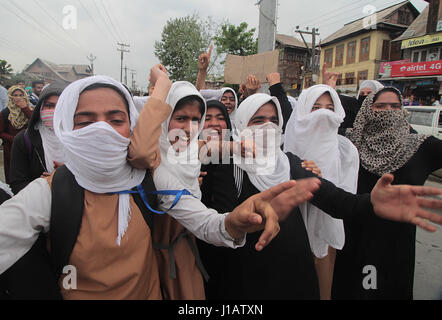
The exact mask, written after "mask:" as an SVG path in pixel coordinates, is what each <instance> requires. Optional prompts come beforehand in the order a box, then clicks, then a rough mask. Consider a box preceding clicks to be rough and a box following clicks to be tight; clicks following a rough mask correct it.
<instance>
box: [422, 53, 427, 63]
mask: <svg viewBox="0 0 442 320" xmlns="http://www.w3.org/2000/svg"><path fill="white" fill-rule="evenodd" d="M420 61H421V62H424V61H427V50H423V51H421V59H420Z"/></svg>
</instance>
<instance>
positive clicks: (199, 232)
mask: <svg viewBox="0 0 442 320" xmlns="http://www.w3.org/2000/svg"><path fill="white" fill-rule="evenodd" d="M167 102H168V103H169V104H170V106H171V107H172V110H173V112H172V114H171V115H170V116H169V118H168V120H166V121H165V122H164V123H163V124H162V132H161V136H160V139H159V150H160V154H161V163H160V165H159V166H158V167H157V168H155V169H154V172H153V177H154V182H155V186H156V188H157V189H158V190H183V189H185V190H187V191H189V194H187V195H183V196H182V197H181V198H180V200H179V201H178V203H176V204H175V205H174V206H173V204H174V202H175V197H174V196H170V195H159V200H160V204H159V208H160V210H164V211H166V210H168V209H169V208H170V210H169V211H168V215H167V216H155V227H156V228H159V229H160V230H162V232H161V234H160V235H159V236H158V237H157V238H155V241H156V242H158V243H160V244H161V245H160V249H161V250H160V251H159V254H158V261H159V263H160V268H163V267H164V268H165V269H166V270H168V271H169V272H167V273H165V274H164V276H161V279H160V280H161V282H162V284H163V293H164V294H165V296H166V297H167V298H168V299H204V297H205V294H204V287H203V282H202V275H204V276H206V275H205V273H204V269H203V268H202V266H201V264H200V262H199V257H198V255H197V254H195V252H193V253H192V251H194V250H196V247H195V245H194V239H193V237H190V235H189V232H188V231H187V230H189V231H191V232H192V233H194V234H195V235H196V236H197V237H198V238H199V239H202V240H204V241H206V242H210V243H212V244H215V245H217V246H229V247H233V248H236V247H238V246H239V245H243V240H244V238H243V236H244V233H243V232H242V233H240V235H241V237H240V239H237V240H235V241H234V239H233V238H232V235H230V233H231V231H229V232H227V229H226V228H227V227H228V221H233V220H232V219H231V218H232V217H233V215H232V214H231V213H227V214H218V212H217V211H215V210H213V209H208V208H207V207H206V206H205V205H204V204H203V203H202V202H201V201H200V199H201V191H200V188H199V183H198V176H199V173H200V169H201V162H200V161H199V159H198V155H199V148H198V136H199V134H200V133H201V131H202V129H203V127H204V119H205V113H206V105H205V102H204V99H203V97H202V96H201V94H200V93H199V92H198V91H197V90H196V88H195V87H194V86H193V85H192V84H190V83H188V82H184V81H179V82H175V83H174V84H173V85H172V88H171V90H170V92H169V95H168V98H167ZM287 181H288V180H287ZM311 187H312V188H316V182H311ZM311 187H307V186H305V187H302V186H301V185H300V186H298V187H297V188H298V190H297V191H293V194H296V193H300V194H299V195H297V196H292V197H291V201H289V202H288V203H287V205H288V206H289V209H288V210H291V208H292V207H293V206H294V205H295V203H296V204H297V203H299V202H300V201H305V200H303V198H304V196H303V195H302V194H305V192H304V191H302V190H301V189H299V188H306V189H308V188H311ZM307 193H309V192H307ZM304 199H305V198H304ZM290 202H293V203H290ZM234 209H235V208H232V210H229V211H225V212H233V211H235V210H234ZM280 211H281V208H280ZM172 218H173V219H172ZM229 219H230V220H229ZM267 219H269V217H268V218H267ZM176 221H179V223H177V222H176ZM268 221H269V220H268ZM230 225H231V222H230ZM158 226H160V227H158ZM260 228H261V227H254V226H253V225H250V226H247V224H245V225H244V226H243V227H242V230H249V232H253V231H256V230H258V229H260ZM237 230H238V228H237ZM240 230H241V229H240ZM235 233H236V234H238V231H235V232H234V233H233V234H235ZM263 237H264V235H261V236H260V239H259V240H258V241H256V242H255V243H254V244H253V246H255V248H258V249H260V247H263V246H264V245H267V244H268V243H269V242H270V241H271V238H266V239H265V241H264V242H263V239H264V238H263ZM186 239H187V241H186ZM208 240H210V241H208ZM165 248H168V249H169V251H167V250H165ZM170 248H173V254H171V253H170ZM189 257H194V258H192V259H190V258H189ZM172 270H173V271H172ZM169 274H171V275H173V276H171V277H170V276H169ZM232 276H233V275H232Z"/></svg>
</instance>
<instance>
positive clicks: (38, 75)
mask: <svg viewBox="0 0 442 320" xmlns="http://www.w3.org/2000/svg"><path fill="white" fill-rule="evenodd" d="M23 72H24V73H25V74H29V75H31V76H33V78H35V79H40V80H44V81H45V82H64V83H71V82H73V81H75V80H79V79H83V78H85V77H89V76H91V75H92V70H91V68H90V66H89V65H76V64H55V63H52V62H49V61H46V60H43V59H40V58H37V59H35V61H34V62H32V63H31V64H30V65H28V66H27V67H26V68H25V70H23Z"/></svg>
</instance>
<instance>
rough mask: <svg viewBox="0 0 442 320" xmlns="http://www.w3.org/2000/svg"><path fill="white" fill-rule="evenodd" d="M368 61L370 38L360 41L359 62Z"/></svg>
mask: <svg viewBox="0 0 442 320" xmlns="http://www.w3.org/2000/svg"><path fill="white" fill-rule="evenodd" d="M368 59H370V37H367V38H364V39H361V49H360V52H359V61H366V60H368Z"/></svg>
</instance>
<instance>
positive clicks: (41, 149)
mask: <svg viewBox="0 0 442 320" xmlns="http://www.w3.org/2000/svg"><path fill="white" fill-rule="evenodd" d="M65 87H66V84H62V83H52V84H50V85H49V86H47V87H46V88H45V89H44V90H43V91H42V92H41V94H40V97H39V99H38V102H37V104H36V107H35V109H34V112H33V114H32V116H31V119H30V120H29V124H28V128H27V129H26V130H23V131H21V132H20V133H19V134H17V136H16V137H15V139H14V143H13V145H12V153H11V160H12V161H11V169H10V185H11V188H12V190H13V192H14V193H15V194H17V193H18V192H19V191H20V190H22V189H23V188H24V187H26V186H27V185H28V184H29V183H30V182H31V181H33V180H35V179H37V178H39V177H40V176H42V175H44V176H49V175H50V174H51V173H52V171H53V170H54V167H56V166H57V164H58V165H60V164H62V163H63V162H64V155H63V147H62V146H61V144H60V142H59V141H58V138H57V137H56V136H55V133H54V124H53V118H54V112H55V107H56V105H57V101H58V98H59V96H60V95H61V93H62V92H63V89H64V88H65Z"/></svg>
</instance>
